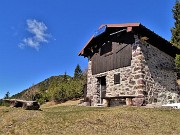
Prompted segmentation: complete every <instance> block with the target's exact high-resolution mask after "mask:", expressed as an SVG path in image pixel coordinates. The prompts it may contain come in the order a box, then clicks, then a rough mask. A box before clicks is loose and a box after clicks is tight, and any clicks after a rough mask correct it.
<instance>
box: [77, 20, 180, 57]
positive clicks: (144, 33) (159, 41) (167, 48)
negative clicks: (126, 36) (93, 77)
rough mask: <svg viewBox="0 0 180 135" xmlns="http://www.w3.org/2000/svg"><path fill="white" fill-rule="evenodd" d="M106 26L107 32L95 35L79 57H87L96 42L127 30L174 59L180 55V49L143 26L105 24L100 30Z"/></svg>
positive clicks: (135, 24) (134, 24) (138, 24)
mask: <svg viewBox="0 0 180 135" xmlns="http://www.w3.org/2000/svg"><path fill="white" fill-rule="evenodd" d="M104 26H106V31H105V32H104V33H103V34H101V36H98V37H96V36H95V35H93V36H92V37H91V38H90V40H89V41H88V42H87V43H86V45H85V46H84V47H83V48H82V50H81V51H80V52H79V54H78V55H79V56H85V57H87V56H88V54H87V53H86V49H87V48H89V47H92V46H93V45H95V43H96V42H99V41H101V40H103V39H104V38H107V37H108V36H109V35H110V34H111V33H114V32H117V31H120V30H126V31H127V32H131V31H132V32H134V33H136V34H138V35H140V36H141V37H147V38H148V40H147V42H148V43H150V44H151V45H153V46H155V47H157V48H158V49H160V50H161V51H163V52H165V53H167V54H169V55H170V56H172V57H175V55H176V54H180V49H178V48H177V47H175V46H173V45H172V44H171V43H170V42H168V41H167V40H165V39H164V38H162V37H160V36H159V35H157V34H156V33H154V32H153V31H151V30H149V29H148V28H146V27H145V26H143V25H142V24H140V23H125V24H103V25H101V26H100V27H99V29H98V30H100V29H101V28H103V27H104Z"/></svg>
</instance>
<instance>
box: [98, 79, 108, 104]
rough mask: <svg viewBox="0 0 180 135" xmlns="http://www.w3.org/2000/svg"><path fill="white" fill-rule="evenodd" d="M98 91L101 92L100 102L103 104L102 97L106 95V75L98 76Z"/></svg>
mask: <svg viewBox="0 0 180 135" xmlns="http://www.w3.org/2000/svg"><path fill="white" fill-rule="evenodd" d="M98 82H99V85H98V90H99V91H98V92H99V100H98V103H99V104H102V101H103V100H102V98H103V97H105V96H106V76H103V77H98Z"/></svg>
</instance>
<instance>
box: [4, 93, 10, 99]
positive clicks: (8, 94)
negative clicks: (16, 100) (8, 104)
mask: <svg viewBox="0 0 180 135" xmlns="http://www.w3.org/2000/svg"><path fill="white" fill-rule="evenodd" d="M9 97H10V93H9V91H8V92H7V93H6V94H5V96H4V99H8V98H9Z"/></svg>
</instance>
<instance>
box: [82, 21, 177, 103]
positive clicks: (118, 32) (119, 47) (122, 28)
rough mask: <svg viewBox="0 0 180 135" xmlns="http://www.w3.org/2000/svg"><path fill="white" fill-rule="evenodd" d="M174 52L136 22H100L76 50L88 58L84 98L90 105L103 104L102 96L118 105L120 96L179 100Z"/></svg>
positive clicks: (164, 100) (135, 101)
mask: <svg viewBox="0 0 180 135" xmlns="http://www.w3.org/2000/svg"><path fill="white" fill-rule="evenodd" d="M176 54H180V50H179V49H177V48H176V47H175V46H173V45H172V44H171V43H170V42H168V41H167V40H165V39H163V38H162V37H160V36H159V35H157V34H156V33H154V32H153V31H151V30H149V29H148V28H146V27H145V26H143V25H142V24H140V23H127V24H106V25H102V26H100V28H99V29H98V31H97V32H96V33H95V34H94V35H93V36H92V37H91V39H90V40H89V41H88V42H87V44H86V45H85V47H84V48H83V49H82V50H81V51H80V52H79V56H84V57H87V58H88V73H87V92H86V97H87V98H89V99H90V100H91V105H92V106H97V105H99V104H101V105H104V104H106V102H105V101H107V100H104V99H111V100H109V101H110V103H108V104H109V105H119V104H120V103H121V101H122V99H121V98H134V99H133V103H134V104H137V103H138V102H140V101H142V98H143V104H165V103H173V102H180V90H179V89H178V85H177V83H176V79H177V73H176V72H175V63H174V58H175V56H176ZM138 99H140V100H138ZM141 105H142V103H141Z"/></svg>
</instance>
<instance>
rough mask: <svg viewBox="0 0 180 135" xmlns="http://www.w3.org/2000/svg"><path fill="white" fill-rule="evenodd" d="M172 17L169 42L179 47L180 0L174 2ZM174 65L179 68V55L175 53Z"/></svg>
mask: <svg viewBox="0 0 180 135" xmlns="http://www.w3.org/2000/svg"><path fill="white" fill-rule="evenodd" d="M172 12H173V17H174V20H175V22H174V27H173V28H172V29H171V33H172V37H171V42H172V43H173V44H174V45H175V46H176V47H177V48H179V49H180V1H179V0H176V3H175V5H174V7H173V9H172ZM175 62H176V67H177V69H180V55H179V54H177V55H176V59H175Z"/></svg>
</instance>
